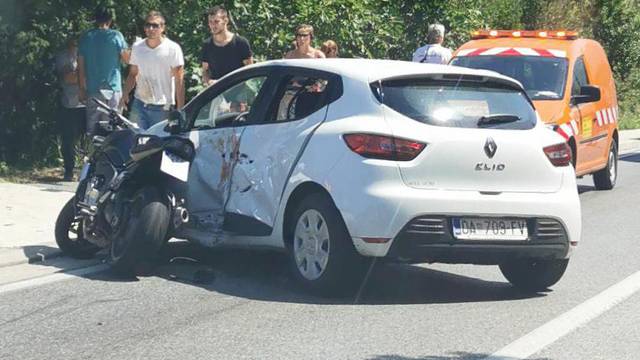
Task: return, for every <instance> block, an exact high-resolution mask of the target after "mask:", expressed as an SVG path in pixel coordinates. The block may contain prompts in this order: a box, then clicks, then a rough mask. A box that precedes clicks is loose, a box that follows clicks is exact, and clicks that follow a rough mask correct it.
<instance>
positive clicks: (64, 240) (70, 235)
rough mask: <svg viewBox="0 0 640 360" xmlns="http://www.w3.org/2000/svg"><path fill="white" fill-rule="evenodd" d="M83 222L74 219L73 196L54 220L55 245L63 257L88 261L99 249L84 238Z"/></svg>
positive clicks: (74, 206) (79, 219) (77, 218)
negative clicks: (67, 256)
mask: <svg viewBox="0 0 640 360" xmlns="http://www.w3.org/2000/svg"><path fill="white" fill-rule="evenodd" d="M82 222H83V220H82V218H80V217H76V205H75V196H74V197H72V198H71V199H69V201H67V203H66V204H65V205H64V207H63V208H62V210H61V211H60V214H58V219H57V220H56V228H55V235H56V243H57V244H58V248H60V250H62V252H63V253H64V254H65V255H69V256H71V257H73V258H76V259H90V258H92V257H93V256H94V255H95V254H96V253H97V252H98V250H100V248H99V247H98V246H97V245H94V244H92V243H90V242H89V241H88V240H87V239H85V238H84V234H83V231H82V226H83V224H82Z"/></svg>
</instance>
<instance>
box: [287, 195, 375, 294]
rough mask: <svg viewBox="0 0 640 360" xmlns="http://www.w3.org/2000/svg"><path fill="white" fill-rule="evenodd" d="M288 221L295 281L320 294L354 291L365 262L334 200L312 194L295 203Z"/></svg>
mask: <svg viewBox="0 0 640 360" xmlns="http://www.w3.org/2000/svg"><path fill="white" fill-rule="evenodd" d="M290 223H291V224H292V226H293V231H292V232H291V233H292V237H293V238H292V239H291V246H290V251H289V253H290V263H291V267H292V272H293V276H294V277H295V279H296V281H297V282H298V283H299V284H300V285H301V286H302V287H303V288H305V289H306V290H308V291H310V292H312V293H316V294H321V295H343V294H345V293H348V292H351V291H355V290H356V287H355V285H356V283H357V281H358V280H360V279H362V275H363V274H364V271H363V270H364V269H365V264H366V262H365V258H364V257H363V256H361V255H360V254H358V253H357V252H356V249H355V248H354V246H353V242H352V240H351V237H350V236H349V232H348V231H347V227H346V225H345V224H344V221H343V220H342V217H341V216H340V213H339V211H338V209H336V207H335V205H334V204H333V202H332V201H331V200H330V199H329V198H328V197H327V196H325V195H323V194H320V193H316V194H311V195H309V196H307V197H305V198H304V199H303V200H302V201H301V202H300V203H299V204H298V207H297V209H296V211H295V212H294V213H293V219H292V221H291V222H290Z"/></svg>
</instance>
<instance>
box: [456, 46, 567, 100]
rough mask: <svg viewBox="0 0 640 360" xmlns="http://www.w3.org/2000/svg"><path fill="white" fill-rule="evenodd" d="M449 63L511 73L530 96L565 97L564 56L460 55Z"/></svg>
mask: <svg viewBox="0 0 640 360" xmlns="http://www.w3.org/2000/svg"><path fill="white" fill-rule="evenodd" d="M451 65H456V66H463V67H467V68H473V69H484V70H492V71H495V72H498V73H500V74H502V75H506V76H509V77H512V78H514V79H516V80H518V81H520V83H521V84H522V86H523V87H524V89H525V91H526V92H527V95H529V97H530V98H531V99H532V100H559V99H562V98H563V97H564V88H565V82H566V78H567V59H565V58H556V57H542V56H491V55H489V56H485V55H482V56H461V57H456V58H454V59H453V60H452V61H451Z"/></svg>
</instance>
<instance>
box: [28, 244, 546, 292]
mask: <svg viewBox="0 0 640 360" xmlns="http://www.w3.org/2000/svg"><path fill="white" fill-rule="evenodd" d="M25 251H27V250H25ZM67 260H68V261H66V262H44V263H40V265H42V266H56V267H58V268H60V269H61V270H71V269H74V268H77V267H78V265H77V261H73V260H70V259H67ZM85 266H86V265H85ZM145 276H156V277H160V278H163V279H166V280H168V281H175V282H179V283H182V284H185V285H189V286H197V287H200V288H203V289H206V290H209V291H215V292H218V293H222V294H226V295H230V296H235V297H240V298H246V299H252V300H259V301H270V302H287V303H304V304H307V303H313V304H327V305H338V304H339V305H348V304H361V305H378V304H442V303H466V302H483V301H509V300H520V299H528V298H532V297H539V296H546V294H545V293H537V294H531V293H522V292H519V291H517V290H516V289H514V288H513V287H511V286H510V285H509V284H508V283H507V282H506V281H505V282H494V281H486V280H481V279H476V278H472V277H467V276H462V275H457V274H452V273H447V272H443V271H438V270H432V269H428V268H424V267H419V266H413V265H404V264H392V263H384V262H377V263H375V264H374V267H373V269H372V272H371V276H370V277H369V278H368V280H367V282H366V283H365V284H363V285H362V286H361V288H362V292H361V293H360V294H359V296H358V297H357V298H356V295H355V292H356V290H357V289H354V294H353V296H348V297H344V298H320V297H315V296H311V295H308V294H306V293H304V292H302V291H299V290H298V289H297V287H296V286H295V283H294V282H293V279H292V278H291V277H290V275H289V265H288V261H287V257H286V255H285V254H282V253H276V252H268V251H255V250H253V251H249V250H230V249H218V250H211V249H205V248H202V247H199V246H196V245H193V244H189V243H187V242H171V243H170V244H169V245H168V246H167V247H165V249H163V251H162V252H161V254H160V256H159V258H158V259H157V260H156V262H155V264H154V267H153V269H151V271H150V272H149V273H148V274H146V275H145ZM83 277H84V278H88V279H93V280H98V281H118V282H121V281H137V279H136V278H122V277H121V276H118V275H117V274H115V273H113V272H112V271H106V272H102V273H96V274H89V275H83ZM356 299H357V301H356Z"/></svg>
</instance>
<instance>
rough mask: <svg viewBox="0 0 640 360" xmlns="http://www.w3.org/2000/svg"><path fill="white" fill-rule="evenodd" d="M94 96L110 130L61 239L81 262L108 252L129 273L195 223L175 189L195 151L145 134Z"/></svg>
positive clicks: (88, 162) (58, 232)
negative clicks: (176, 231) (187, 226)
mask: <svg viewBox="0 0 640 360" xmlns="http://www.w3.org/2000/svg"><path fill="white" fill-rule="evenodd" d="M93 100H94V101H95V102H96V103H97V104H98V106H99V108H100V109H101V111H104V112H106V113H107V114H108V115H109V121H104V122H100V126H101V128H102V130H103V131H104V132H105V134H106V135H105V136H98V135H96V136H94V137H93V139H92V145H93V151H92V152H91V153H90V155H89V156H87V157H85V163H84V165H83V168H82V172H81V174H80V178H79V183H78V187H77V189H76V192H75V195H74V196H73V197H72V198H71V199H70V200H69V201H68V202H67V203H66V204H65V205H64V207H63V208H62V210H61V211H60V214H59V215H58V218H57V221H56V226H55V237H56V242H57V244H58V247H59V248H60V249H61V250H62V252H63V253H65V254H67V255H69V256H71V257H74V258H78V259H87V258H91V257H93V256H94V255H95V254H96V253H97V252H98V251H100V250H102V249H109V255H108V262H109V263H110V265H111V266H112V268H113V269H115V270H116V271H117V272H119V273H122V274H131V273H133V272H134V271H135V267H136V266H137V264H138V263H140V262H144V261H147V260H149V259H150V257H151V256H153V254H155V253H156V252H157V251H158V250H159V249H160V248H161V247H162V246H163V245H164V243H165V242H166V241H167V240H168V239H169V238H170V234H172V233H173V232H174V231H175V230H176V229H177V228H179V227H180V226H181V225H182V224H184V223H186V222H187V221H188V220H189V219H188V212H187V211H186V209H185V208H184V207H183V204H184V199H183V198H179V197H177V196H176V195H175V194H174V193H173V192H172V191H171V190H170V189H171V188H175V185H172V184H174V183H175V182H176V181H178V182H180V181H182V182H186V181H187V176H188V172H189V165H190V163H191V161H192V160H193V157H194V154H195V150H194V146H193V144H192V143H191V141H190V140H189V139H184V138H181V137H178V136H174V135H170V136H164V137H159V136H155V135H148V134H144V133H142V132H141V131H140V129H139V128H138V127H137V125H136V124H134V123H132V122H131V121H129V120H128V119H127V118H125V117H124V116H123V115H121V114H120V113H118V112H117V111H116V110H115V109H112V108H110V107H109V106H108V105H106V104H104V103H103V102H101V101H99V100H97V99H93ZM167 126H168V127H170V126H172V124H171V122H170V123H169V125H167Z"/></svg>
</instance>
